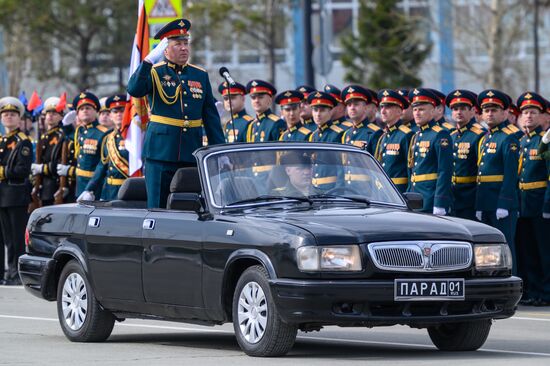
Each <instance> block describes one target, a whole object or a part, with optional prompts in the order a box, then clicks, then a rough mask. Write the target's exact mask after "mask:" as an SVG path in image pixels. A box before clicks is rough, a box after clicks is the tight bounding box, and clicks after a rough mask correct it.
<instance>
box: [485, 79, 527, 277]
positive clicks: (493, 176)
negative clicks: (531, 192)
mask: <svg viewBox="0 0 550 366" xmlns="http://www.w3.org/2000/svg"><path fill="white" fill-rule="evenodd" d="M477 101H478V104H479V106H480V107H481V110H482V113H483V120H484V121H485V122H486V123H487V125H488V126H489V131H488V135H486V138H485V141H484V142H483V144H482V148H481V159H480V161H479V171H478V177H477V194H476V217H477V219H478V220H480V221H482V222H483V223H485V224H488V225H490V226H493V227H495V228H497V229H499V230H500V231H501V232H502V233H503V234H504V236H505V237H506V241H507V242H508V245H509V246H510V250H511V251H512V256H513V258H514V269H513V272H514V274H515V273H516V268H517V267H516V253H515V245H514V235H515V231H516V221H517V210H518V192H517V182H518V158H519V157H518V156H519V151H518V150H519V141H518V140H517V138H516V137H515V135H514V133H513V132H512V131H510V130H509V129H507V128H506V127H505V126H506V125H507V124H508V123H507V120H506V118H507V115H508V112H507V111H508V107H509V99H508V97H507V96H506V94H504V93H503V92H501V91H498V90H495V89H487V90H484V91H483V92H481V93H480V94H479V95H478V97H477Z"/></svg>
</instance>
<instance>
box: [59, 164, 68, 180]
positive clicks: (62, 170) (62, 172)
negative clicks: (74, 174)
mask: <svg viewBox="0 0 550 366" xmlns="http://www.w3.org/2000/svg"><path fill="white" fill-rule="evenodd" d="M70 167H71V166H70V165H64V164H57V175H59V176H60V177H66V176H67V175H69V168H70Z"/></svg>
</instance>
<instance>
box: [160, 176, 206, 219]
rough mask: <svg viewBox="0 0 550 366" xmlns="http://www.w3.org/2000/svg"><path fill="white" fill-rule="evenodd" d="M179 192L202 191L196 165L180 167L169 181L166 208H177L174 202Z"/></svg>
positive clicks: (198, 192) (199, 192)
mask: <svg viewBox="0 0 550 366" xmlns="http://www.w3.org/2000/svg"><path fill="white" fill-rule="evenodd" d="M180 193H197V194H201V193H202V188H201V180H200V177H199V170H198V169H197V167H185V168H180V169H178V170H177V171H176V174H174V177H173V178H172V181H171V182H170V195H168V201H167V202H166V208H167V209H176V210H177V209H178V208H177V207H176V205H175V204H174V202H175V201H176V200H175V199H176V198H177V197H178V194H180Z"/></svg>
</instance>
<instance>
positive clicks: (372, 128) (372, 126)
mask: <svg viewBox="0 0 550 366" xmlns="http://www.w3.org/2000/svg"><path fill="white" fill-rule="evenodd" d="M367 127H368V128H370V129H371V130H373V131H380V127H378V126H377V125H375V124H374V123H369V124H368V125H367Z"/></svg>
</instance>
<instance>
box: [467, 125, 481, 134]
mask: <svg viewBox="0 0 550 366" xmlns="http://www.w3.org/2000/svg"><path fill="white" fill-rule="evenodd" d="M470 131H472V132H473V133H475V134H476V135H481V134H482V133H484V131H483V130H480V129H479V128H477V127H476V126H473V127H472V128H470Z"/></svg>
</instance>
